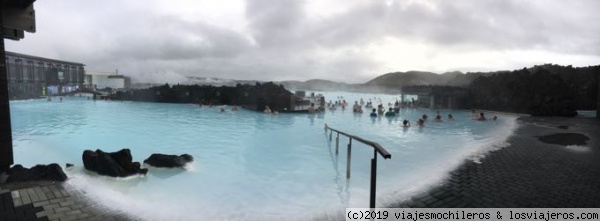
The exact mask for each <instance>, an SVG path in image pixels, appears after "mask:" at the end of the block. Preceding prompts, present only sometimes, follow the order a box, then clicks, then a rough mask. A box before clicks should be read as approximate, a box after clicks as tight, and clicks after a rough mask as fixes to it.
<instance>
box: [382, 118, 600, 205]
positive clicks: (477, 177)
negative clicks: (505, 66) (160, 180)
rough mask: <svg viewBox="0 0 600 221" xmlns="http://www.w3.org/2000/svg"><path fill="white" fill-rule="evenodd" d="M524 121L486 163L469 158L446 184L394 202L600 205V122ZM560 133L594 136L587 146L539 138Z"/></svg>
mask: <svg viewBox="0 0 600 221" xmlns="http://www.w3.org/2000/svg"><path fill="white" fill-rule="evenodd" d="M518 122H519V124H520V125H521V127H520V128H519V129H517V131H516V133H515V135H513V136H511V137H510V138H509V140H508V142H509V144H510V146H508V147H505V148H503V149H500V150H498V151H495V152H492V153H491V154H490V155H488V156H486V157H485V158H483V159H482V160H481V163H480V164H478V163H474V162H472V161H467V162H465V164H463V165H462V166H461V167H460V168H458V169H456V170H455V171H454V172H452V174H451V176H450V177H449V178H448V180H447V181H445V182H444V183H443V184H442V185H440V186H438V187H434V188H433V189H431V190H429V191H427V192H425V193H422V194H419V195H417V196H414V197H412V198H411V199H410V200H407V201H402V202H395V203H391V204H390V205H388V206H389V207H438V208H447V207H530V208H531V207H537V208H540V207H600V188H598V187H599V186H600V133H599V131H600V121H599V120H596V119H583V118H532V117H521V118H519V119H518ZM557 133H579V134H583V135H585V136H587V137H589V138H590V140H589V141H587V145H585V146H565V145H557V144H548V143H544V142H542V141H540V140H539V139H538V138H537V137H539V136H544V135H549V134H557ZM572 137H573V136H564V138H560V139H561V141H563V142H564V141H568V139H572ZM573 141H574V140H573Z"/></svg>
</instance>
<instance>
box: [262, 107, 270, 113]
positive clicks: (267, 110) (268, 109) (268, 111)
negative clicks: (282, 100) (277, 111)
mask: <svg viewBox="0 0 600 221" xmlns="http://www.w3.org/2000/svg"><path fill="white" fill-rule="evenodd" d="M263 112H264V113H265V114H270V113H271V108H269V105H267V106H266V107H265V110H264V111H263Z"/></svg>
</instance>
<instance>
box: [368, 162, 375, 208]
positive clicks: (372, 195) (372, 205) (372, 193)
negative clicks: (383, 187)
mask: <svg viewBox="0 0 600 221" xmlns="http://www.w3.org/2000/svg"><path fill="white" fill-rule="evenodd" d="M373 152H374V154H373V159H371V196H370V198H371V199H370V203H369V205H370V207H371V208H375V196H376V194H377V151H376V150H374V151H373Z"/></svg>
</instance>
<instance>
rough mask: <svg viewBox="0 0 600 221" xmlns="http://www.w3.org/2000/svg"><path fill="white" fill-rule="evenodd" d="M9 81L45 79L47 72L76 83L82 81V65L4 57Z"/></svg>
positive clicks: (62, 79)
mask: <svg viewBox="0 0 600 221" xmlns="http://www.w3.org/2000/svg"><path fill="white" fill-rule="evenodd" d="M6 65H7V71H8V79H9V81H10V80H12V81H37V82H39V81H46V79H47V78H48V76H47V75H48V74H57V75H58V80H59V82H64V83H76V82H77V83H78V82H82V81H83V75H84V74H83V67H82V66H76V65H68V64H60V63H52V62H47V63H45V62H41V61H38V62H35V61H33V60H24V59H21V58H16V57H9V56H7V57H6Z"/></svg>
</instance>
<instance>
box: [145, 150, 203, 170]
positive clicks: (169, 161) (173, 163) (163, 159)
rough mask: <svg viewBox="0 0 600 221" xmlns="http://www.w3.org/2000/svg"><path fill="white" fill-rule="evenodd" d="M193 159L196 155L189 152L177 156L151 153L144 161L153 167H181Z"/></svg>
mask: <svg viewBox="0 0 600 221" xmlns="http://www.w3.org/2000/svg"><path fill="white" fill-rule="evenodd" d="M192 161H194V157H192V156H191V155H189V154H182V155H180V156H177V155H167V154H160V153H155V154H152V155H150V157H148V159H146V160H144V163H145V164H148V165H150V166H153V167H167V168H175V167H179V168H181V167H184V166H185V165H186V164H187V163H189V162H192Z"/></svg>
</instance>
